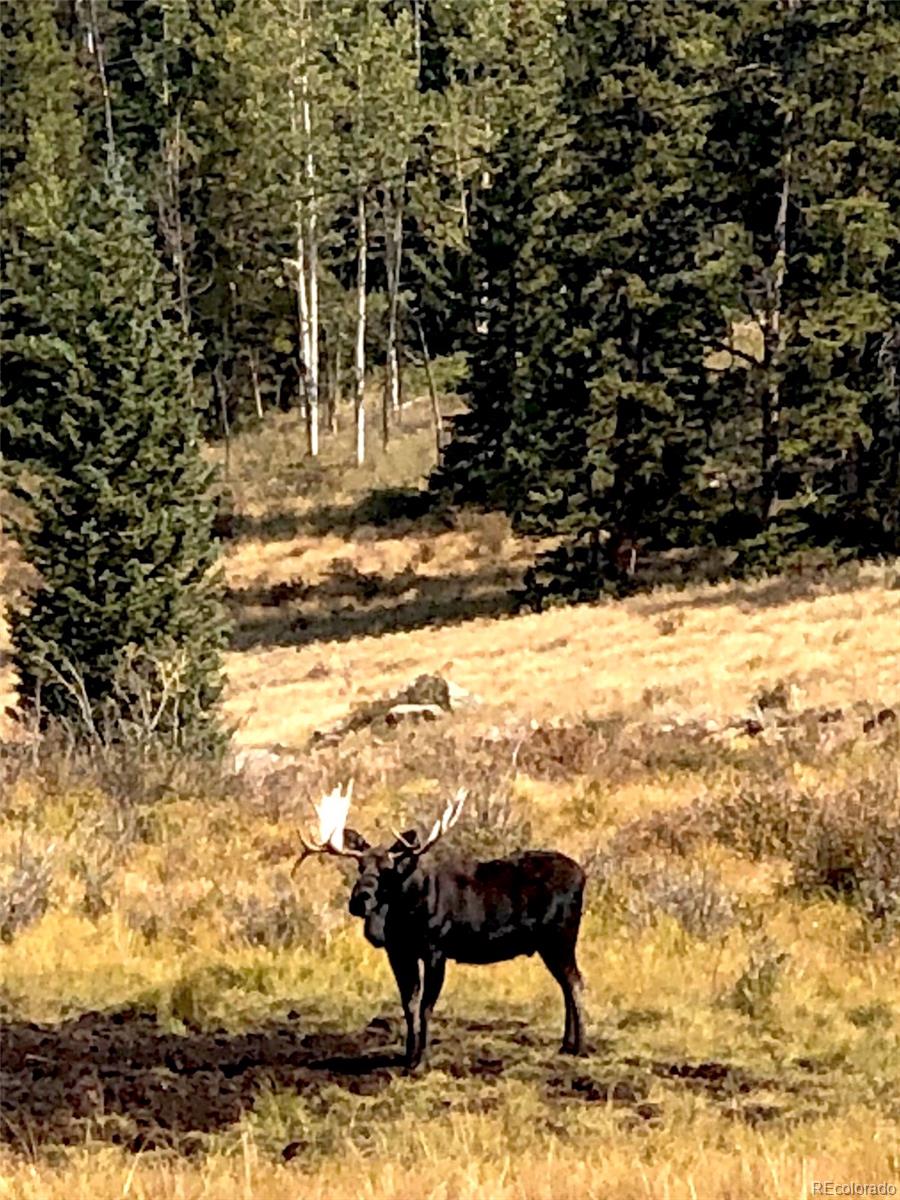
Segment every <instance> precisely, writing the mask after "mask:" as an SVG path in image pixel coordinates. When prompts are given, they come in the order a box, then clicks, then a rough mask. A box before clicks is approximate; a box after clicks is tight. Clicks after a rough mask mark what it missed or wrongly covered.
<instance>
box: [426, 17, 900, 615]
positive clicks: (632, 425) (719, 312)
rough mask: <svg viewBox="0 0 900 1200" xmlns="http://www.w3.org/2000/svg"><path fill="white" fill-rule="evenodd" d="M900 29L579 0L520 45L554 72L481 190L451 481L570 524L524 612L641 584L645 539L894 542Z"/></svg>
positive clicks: (532, 583)
mask: <svg viewBox="0 0 900 1200" xmlns="http://www.w3.org/2000/svg"><path fill="white" fill-rule="evenodd" d="M896 35H897V26H896V18H895V17H893V16H892V15H891V14H890V12H889V6H887V5H883V4H876V5H873V6H871V8H870V9H868V10H867V14H866V16H865V18H863V19H860V15H859V12H858V9H857V8H856V7H855V6H850V5H847V4H844V3H842V2H841V0H833V2H829V3H827V4H821V5H815V6H811V5H794V6H790V7H789V8H782V7H779V6H769V7H764V8H761V7H760V6H759V5H755V4H753V3H752V2H751V3H748V4H742V5H740V6H738V7H736V8H734V9H731V10H729V11H728V12H725V11H723V10H722V9H721V7H720V6H715V5H695V6H691V7H690V9H688V8H679V7H678V6H674V7H673V6H672V5H667V4H663V3H654V4H648V5H645V6H644V7H643V8H642V9H641V11H640V14H639V15H638V17H637V18H635V14H634V12H633V10H632V8H631V7H630V6H628V5H624V4H621V5H620V4H609V5H606V6H603V8H602V10H601V9H600V8H598V7H597V6H593V5H587V4H584V5H575V6H573V7H572V8H571V9H569V10H568V13H567V18H566V23H565V31H564V32H563V33H562V34H560V31H559V30H557V31H555V38H554V39H553V40H552V46H553V48H554V49H555V51H556V59H555V60H554V58H553V55H552V54H551V55H549V56H547V57H546V58H545V59H544V60H542V62H541V64H540V66H539V65H538V60H537V59H534V60H533V61H532V69H533V71H534V73H535V74H536V75H538V74H540V77H541V78H542V80H544V81H545V82H546V80H547V79H549V78H551V77H552V76H553V74H554V70H558V69H559V65H560V64H561V70H562V76H561V80H560V81H559V83H558V86H557V87H556V89H555V92H554V91H553V89H551V90H549V91H547V92H546V94H545V103H544V104H543V105H541V104H537V103H531V104H529V103H527V102H524V103H523V98H525V97H526V96H527V95H528V93H526V92H525V91H522V92H520V94H519V96H517V97H516V102H515V104H514V107H513V110H512V111H511V112H510V113H509V114H508V120H507V123H506V126H505V128H504V131H503V134H502V138H501V140H500V142H499V143H498V147H497V151H496V153H497V155H498V156H501V155H502V160H503V168H504V169H503V171H502V173H501V171H500V170H499V169H498V170H497V174H496V177H495V179H494V181H493V184H492V186H491V188H490V189H489V190H487V191H485V192H484V193H482V195H481V197H480V207H479V208H478V209H477V210H476V216H477V221H476V224H475V228H474V232H473V239H472V248H473V255H474V257H475V260H476V263H475V267H474V274H475V277H476V278H477V279H478V280H479V288H478V296H479V299H480V301H481V308H480V312H479V330H480V333H481V336H480V338H478V339H476V340H475V341H474V343H473V345H474V351H473V353H472V355H471V358H470V361H471V380H470V383H471V386H470V394H471V403H470V407H469V411H468V412H467V413H466V414H465V415H464V416H463V417H462V418H460V419H458V421H457V424H456V439H455V442H454V444H453V445H452V446H451V447H450V449H449V451H448V453H447V455H446V456H445V462H444V469H443V471H442V472H441V473H440V474H439V475H438V476H437V478H436V480H435V485H436V486H438V487H440V488H442V489H444V490H447V491H449V493H450V494H451V495H452V497H453V498H454V499H455V500H456V501H458V502H471V503H476V504H482V505H484V504H494V505H500V506H502V507H504V508H506V509H507V511H509V512H510V513H511V514H512V515H513V516H514V518H515V519H516V521H517V522H518V524H519V525H520V527H523V528H525V529H528V530H529V531H532V532H536V533H540V534H543V535H549V536H552V537H560V536H561V537H562V538H563V539H564V540H563V543H562V545H561V546H559V547H557V548H556V549H554V550H553V551H552V552H550V553H549V554H547V555H545V556H544V557H543V558H542V560H541V561H540V562H539V563H538V564H537V567H536V568H535V570H534V571H533V572H531V574H530V576H529V579H528V581H527V587H526V593H525V598H526V600H527V601H528V602H529V603H531V604H533V605H538V606H541V605H545V604H547V603H552V602H554V600H573V599H589V598H592V597H595V596H597V595H598V594H602V593H603V592H604V591H615V592H622V591H623V590H627V589H628V588H630V587H632V586H635V580H633V579H632V571H633V566H634V564H633V560H631V556H630V554H628V553H623V550H626V549H629V548H631V547H637V548H639V549H641V550H642V549H651V550H661V549H666V548H669V547H672V546H691V545H694V546H708V547H713V546H721V545H731V546H734V547H735V549H736V552H737V555H736V559H735V564H734V569H735V570H736V571H745V572H746V571H753V570H759V569H777V568H778V567H779V566H780V565H782V564H783V563H785V562H786V561H787V560H788V559H790V558H795V557H796V556H798V555H802V554H803V553H804V552H805V551H807V550H808V549H809V548H810V547H826V546H827V547H831V548H833V549H835V550H838V551H840V548H841V547H844V548H846V550H847V551H849V552H850V553H855V554H860V553H861V554H872V553H884V552H888V553H890V552H896V550H897V548H898V546H900V542H898V520H900V490H898V480H900V474H898V472H900V386H898V376H897V361H898V359H897V355H898V350H897V344H896V343H897V328H898V319H900V307H898V293H897V283H896V281H897V278H898V276H900V270H898V267H900V236H898V235H900V227H898V225H897V222H896V212H897V173H896V170H892V169H891V167H890V163H891V162H892V161H895V160H896V156H897V149H898V147H897V135H896V124H894V125H893V126H891V125H890V122H888V121H886V119H885V118H886V112H887V110H888V109H889V108H891V107H893V109H894V111H896V108H897V104H898V99H900V79H898V73H897V66H896V64H897V55H896V46H897V41H896ZM560 55H561V57H560ZM869 64H871V65H869ZM876 81H877V82H876ZM531 98H533V94H532V96H531ZM742 326H743V327H744V329H745V330H746V329H747V328H748V327H749V332H750V333H751V334H753V333H754V332H755V335H756V336H755V338H753V337H751V338H750V341H749V342H746V341H745V344H743V345H742V344H741V338H740V336H739V335H740V333H741V328H742ZM757 342H758V345H757V344H756V343H757ZM722 351H725V359H726V361H725V363H722V362H715V365H713V364H714V360H713V358H712V356H713V355H714V354H719V355H721V353H722ZM729 351H730V352H729ZM638 582H639V573H638Z"/></svg>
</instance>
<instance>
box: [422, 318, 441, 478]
mask: <svg viewBox="0 0 900 1200" xmlns="http://www.w3.org/2000/svg"><path fill="white" fill-rule="evenodd" d="M416 329H417V330H418V333H419V345H420V346H421V348H422V361H423V362H424V364H425V377H426V379H427V380H428V398H429V400H430V401H431V421H432V424H433V426H434V447H435V451H436V452H437V459H436V462H437V465H438V466H440V462H441V455H442V454H443V452H444V437H443V433H444V426H443V421H442V420H441V407H440V405H439V403H438V394H437V388H436V387H435V384H434V372H433V371H432V369H431V355H430V354H429V353H428V343H427V342H426V341H425V330H424V329H423V328H422V322H421V321H420V320H419V318H418V317H416Z"/></svg>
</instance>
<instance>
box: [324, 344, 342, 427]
mask: <svg viewBox="0 0 900 1200" xmlns="http://www.w3.org/2000/svg"><path fill="white" fill-rule="evenodd" d="M343 351H344V331H343V329H341V328H340V327H338V333H337V337H336V339H335V347H334V364H333V366H332V369H331V380H330V383H331V387H330V389H329V393H328V428H329V429H330V431H331V432H332V433H337V431H338V408H339V407H340V403H341V399H342V397H341V368H342V366H343V365H344V363H343V358H344V354H343Z"/></svg>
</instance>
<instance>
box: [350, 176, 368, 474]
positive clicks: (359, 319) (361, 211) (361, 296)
mask: <svg viewBox="0 0 900 1200" xmlns="http://www.w3.org/2000/svg"><path fill="white" fill-rule="evenodd" d="M356 209H357V222H358V225H359V233H358V238H359V245H358V252H357V260H356V361H355V363H354V368H355V384H356V388H355V392H354V398H353V403H354V413H355V417H356V462H357V465H358V466H361V465H362V464H363V463H364V462H365V459H366V406H365V388H366V252H367V249H368V247H367V233H366V197H365V192H364V191H363V189H362V188H360V189H359V193H358V195H357V199H356Z"/></svg>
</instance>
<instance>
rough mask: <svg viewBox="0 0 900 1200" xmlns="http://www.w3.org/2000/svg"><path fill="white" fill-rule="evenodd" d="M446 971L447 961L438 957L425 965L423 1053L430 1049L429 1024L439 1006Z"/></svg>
mask: <svg viewBox="0 0 900 1200" xmlns="http://www.w3.org/2000/svg"><path fill="white" fill-rule="evenodd" d="M446 969H447V960H446V959H445V958H442V957H440V956H437V955H436V956H435V957H434V958H432V959H431V961H430V962H428V963H426V965H425V987H424V989H423V991H422V1050H423V1051H425V1050H426V1049H427V1048H428V1022H429V1021H430V1020H431V1014H432V1012H434V1006H435V1004H437V1000H438V996H440V994H441V988H442V987H443V986H444V974H445V972H446Z"/></svg>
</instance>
